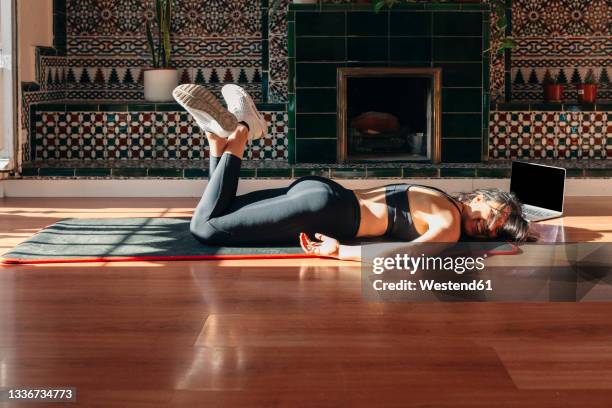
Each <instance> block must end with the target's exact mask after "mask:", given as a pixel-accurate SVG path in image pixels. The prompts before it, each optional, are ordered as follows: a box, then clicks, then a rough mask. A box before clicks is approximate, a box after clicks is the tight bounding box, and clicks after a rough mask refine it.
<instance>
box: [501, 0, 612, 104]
mask: <svg viewBox="0 0 612 408" xmlns="http://www.w3.org/2000/svg"><path fill="white" fill-rule="evenodd" d="M611 13H612V2H610V1H609V0H550V1H540V0H514V2H513V8H512V29H513V35H514V37H515V39H516V40H517V42H518V44H519V47H518V49H516V50H514V51H513V52H512V61H511V69H512V73H511V75H512V76H511V78H512V99H513V100H531V101H535V100H542V97H543V95H542V80H543V78H544V73H545V71H546V68H549V69H550V70H551V72H552V73H553V74H555V75H559V74H560V73H562V76H561V77H562V82H566V83H567V84H569V86H568V87H567V88H568V90H567V92H566V100H575V99H576V91H575V87H574V86H572V84H575V83H577V82H580V80H581V79H584V76H585V74H586V72H587V71H588V70H589V69H592V70H593V71H594V72H595V75H596V76H597V77H598V79H599V81H600V85H599V99H608V100H609V99H612V85H611V84H610V76H611V74H612V71H611V69H610V66H612V54H611V53H610V50H611V49H612V24H610V15H611Z"/></svg>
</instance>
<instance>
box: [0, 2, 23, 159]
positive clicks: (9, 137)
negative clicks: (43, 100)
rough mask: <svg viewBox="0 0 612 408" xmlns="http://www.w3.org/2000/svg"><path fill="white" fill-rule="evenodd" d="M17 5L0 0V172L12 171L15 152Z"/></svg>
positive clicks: (15, 156) (15, 157)
mask: <svg viewBox="0 0 612 408" xmlns="http://www.w3.org/2000/svg"><path fill="white" fill-rule="evenodd" d="M15 21H16V2H15V1H13V0H11V1H0V71H1V73H0V98H2V103H1V104H0V138H1V139H2V140H1V143H0V171H7V170H10V169H11V168H14V166H15V164H16V159H17V155H16V150H17V143H16V141H17V132H16V130H17V129H18V127H17V126H16V123H17V112H18V106H19V105H18V104H17V94H16V89H17V87H16V80H17V66H16V61H17V55H16V50H17V47H16V40H17V34H16V33H17V30H16V28H17V27H16V24H15Z"/></svg>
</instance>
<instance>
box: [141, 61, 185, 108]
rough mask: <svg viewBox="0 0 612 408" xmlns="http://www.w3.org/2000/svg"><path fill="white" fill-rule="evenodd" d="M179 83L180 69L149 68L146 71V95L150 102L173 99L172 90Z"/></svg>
mask: <svg viewBox="0 0 612 408" xmlns="http://www.w3.org/2000/svg"><path fill="white" fill-rule="evenodd" d="M178 84H179V75H178V70H176V69H174V68H160V69H147V70H145V73H144V97H145V100H147V101H150V102H167V101H171V100H172V91H173V90H174V88H176V87H177V86H178Z"/></svg>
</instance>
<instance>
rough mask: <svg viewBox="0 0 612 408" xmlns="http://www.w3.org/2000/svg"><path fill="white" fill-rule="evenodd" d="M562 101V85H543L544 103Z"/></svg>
mask: <svg viewBox="0 0 612 408" xmlns="http://www.w3.org/2000/svg"><path fill="white" fill-rule="evenodd" d="M562 100H563V85H561V84H545V85H544V102H561V101H562Z"/></svg>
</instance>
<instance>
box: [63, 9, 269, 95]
mask: <svg viewBox="0 0 612 408" xmlns="http://www.w3.org/2000/svg"><path fill="white" fill-rule="evenodd" d="M153 5H154V2H153V1H151V0H121V1H116V0H67V1H66V10H67V16H66V18H67V20H66V21H67V24H66V40H67V47H66V52H67V64H68V69H67V72H66V77H65V81H66V90H67V98H68V99H123V100H125V99H142V85H141V84H142V75H143V69H145V68H148V67H149V66H150V57H149V54H148V49H147V44H146V32H145V21H146V20H147V19H149V20H150V19H153V18H154V8H153ZM261 27H262V7H261V1H259V0H257V1H251V0H231V1H229V0H216V1H202V0H181V1H175V2H174V12H173V30H174V35H173V38H172V41H173V57H172V58H173V65H174V66H176V67H177V68H179V69H180V73H181V81H182V82H196V83H200V84H205V85H207V86H209V87H211V88H213V89H217V88H220V86H222V85H223V83H227V82H233V83H240V84H241V85H242V86H243V87H245V88H246V89H247V90H248V91H249V92H250V93H251V94H253V96H254V97H255V98H256V99H257V100H261V99H262V84H261V82H262V76H261V60H262V55H261V53H262V49H261V48H262V47H261V45H262V28H261Z"/></svg>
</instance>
